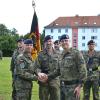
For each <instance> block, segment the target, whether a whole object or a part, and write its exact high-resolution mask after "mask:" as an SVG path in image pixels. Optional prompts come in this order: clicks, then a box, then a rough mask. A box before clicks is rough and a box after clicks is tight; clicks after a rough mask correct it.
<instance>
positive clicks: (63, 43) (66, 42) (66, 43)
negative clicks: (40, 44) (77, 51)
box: [60, 39, 70, 49]
mask: <svg viewBox="0 0 100 100" xmlns="http://www.w3.org/2000/svg"><path fill="white" fill-rule="evenodd" d="M60 43H61V46H62V48H63V49H68V48H69V44H70V40H69V39H63V40H61V42H60Z"/></svg>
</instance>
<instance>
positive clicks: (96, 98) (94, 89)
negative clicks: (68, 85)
mask: <svg viewBox="0 0 100 100" xmlns="http://www.w3.org/2000/svg"><path fill="white" fill-rule="evenodd" d="M91 88H92V93H93V100H100V98H99V83H98V80H95V81H86V82H85V83H84V86H83V93H84V94H83V100H90V90H91Z"/></svg>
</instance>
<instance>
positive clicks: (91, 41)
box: [87, 40, 95, 45]
mask: <svg viewBox="0 0 100 100" xmlns="http://www.w3.org/2000/svg"><path fill="white" fill-rule="evenodd" d="M90 44H95V42H94V41H93V40H90V41H88V43H87V45H90Z"/></svg>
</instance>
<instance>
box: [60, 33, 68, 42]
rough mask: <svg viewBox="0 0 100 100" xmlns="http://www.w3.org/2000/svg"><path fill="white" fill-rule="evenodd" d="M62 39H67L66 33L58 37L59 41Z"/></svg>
mask: <svg viewBox="0 0 100 100" xmlns="http://www.w3.org/2000/svg"><path fill="white" fill-rule="evenodd" d="M63 39H69V36H68V35H67V34H63V35H62V36H61V37H60V41H61V40H63Z"/></svg>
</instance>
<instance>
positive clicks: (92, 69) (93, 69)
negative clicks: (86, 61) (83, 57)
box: [87, 67, 98, 71]
mask: <svg viewBox="0 0 100 100" xmlns="http://www.w3.org/2000/svg"><path fill="white" fill-rule="evenodd" d="M87 70H88V71H96V70H98V67H96V68H88V69H87Z"/></svg>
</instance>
